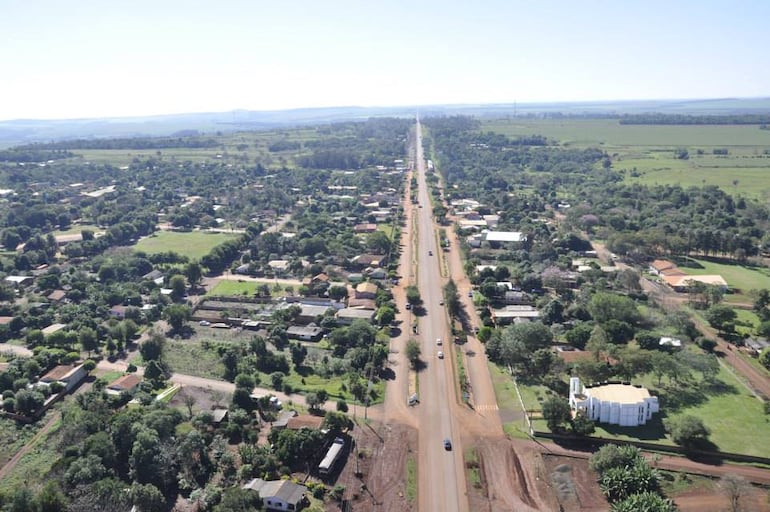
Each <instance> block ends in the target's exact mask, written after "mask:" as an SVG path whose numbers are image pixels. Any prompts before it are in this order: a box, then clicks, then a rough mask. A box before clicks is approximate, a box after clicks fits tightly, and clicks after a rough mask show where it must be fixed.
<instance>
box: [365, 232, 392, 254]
mask: <svg viewBox="0 0 770 512" xmlns="http://www.w3.org/2000/svg"><path fill="white" fill-rule="evenodd" d="M366 247H367V249H369V250H370V251H372V252H373V253H375V254H387V252H388V251H389V250H390V238H388V235H386V234H385V232H383V231H374V232H372V233H369V234H368V235H366Z"/></svg>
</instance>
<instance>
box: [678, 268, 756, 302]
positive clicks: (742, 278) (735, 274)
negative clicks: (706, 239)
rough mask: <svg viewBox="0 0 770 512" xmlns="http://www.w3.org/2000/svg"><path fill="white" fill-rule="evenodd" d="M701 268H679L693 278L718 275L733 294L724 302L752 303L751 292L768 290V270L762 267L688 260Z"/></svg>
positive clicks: (726, 297)
mask: <svg viewBox="0 0 770 512" xmlns="http://www.w3.org/2000/svg"><path fill="white" fill-rule="evenodd" d="M690 259H692V260H694V261H696V262H697V263H698V264H699V265H700V266H701V267H702V268H692V267H679V268H680V269H681V270H682V271H684V272H686V273H687V274H690V275H693V276H699V275H707V274H719V275H721V276H722V277H723V278H724V279H725V281H727V284H728V285H729V287H730V289H731V290H733V291H734V293H731V294H728V295H725V298H724V300H725V302H727V303H730V302H747V303H751V302H753V300H754V299H753V298H752V297H751V295H750V294H749V292H750V291H751V290H760V289H763V288H770V269H767V268H762V267H745V266H742V265H730V264H726V263H719V262H717V261H711V260H704V259H697V258H690Z"/></svg>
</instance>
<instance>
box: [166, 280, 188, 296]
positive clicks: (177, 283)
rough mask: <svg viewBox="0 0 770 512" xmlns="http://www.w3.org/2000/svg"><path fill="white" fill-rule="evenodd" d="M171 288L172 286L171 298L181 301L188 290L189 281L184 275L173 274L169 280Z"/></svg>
mask: <svg viewBox="0 0 770 512" xmlns="http://www.w3.org/2000/svg"><path fill="white" fill-rule="evenodd" d="M168 285H169V288H171V300H173V301H175V302H176V301H180V300H182V298H183V297H184V296H185V293H186V292H187V282H186V281H185V278H184V276H183V275H179V274H176V275H173V276H171V278H170V279H169V280H168Z"/></svg>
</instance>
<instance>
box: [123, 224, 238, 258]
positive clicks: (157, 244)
mask: <svg viewBox="0 0 770 512" xmlns="http://www.w3.org/2000/svg"><path fill="white" fill-rule="evenodd" d="M236 236H237V235H232V234H229V233H208V232H203V231H190V232H184V233H179V232H175V231H159V232H157V233H154V234H153V235H151V236H148V237H145V238H142V239H141V240H139V242H138V243H137V244H136V250H137V251H142V252H145V253H147V254H156V253H161V252H168V251H172V252H175V253H177V254H181V255H182V256H187V257H188V258H190V259H193V260H198V259H200V258H202V257H203V256H205V255H206V254H208V253H209V252H210V251H211V249H213V248H214V247H216V246H217V245H219V244H221V243H223V242H226V241H227V240H232V239H233V238H235V237H236Z"/></svg>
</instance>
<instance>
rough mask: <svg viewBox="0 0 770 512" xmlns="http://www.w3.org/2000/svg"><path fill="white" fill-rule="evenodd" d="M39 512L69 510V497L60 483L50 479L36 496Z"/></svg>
mask: <svg viewBox="0 0 770 512" xmlns="http://www.w3.org/2000/svg"><path fill="white" fill-rule="evenodd" d="M36 501H37V506H38V510H39V512H61V511H62V510H67V497H66V496H65V495H64V493H63V492H62V491H61V489H60V488H59V485H58V484H57V483H56V482H55V481H53V480H49V481H48V482H46V484H45V485H44V486H43V488H42V489H41V490H40V492H39V493H38V495H37V497H36Z"/></svg>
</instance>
